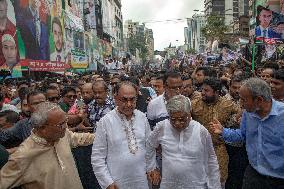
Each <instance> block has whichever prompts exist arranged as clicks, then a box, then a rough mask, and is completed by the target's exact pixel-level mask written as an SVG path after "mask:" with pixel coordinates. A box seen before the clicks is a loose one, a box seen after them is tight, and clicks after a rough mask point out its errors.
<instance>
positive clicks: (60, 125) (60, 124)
mask: <svg viewBox="0 0 284 189" xmlns="http://www.w3.org/2000/svg"><path fill="white" fill-rule="evenodd" d="M67 123H68V118H67V119H66V120H65V121H64V122H63V123H59V124H57V125H55V126H56V127H59V128H60V129H64V128H65V126H66V124H67Z"/></svg>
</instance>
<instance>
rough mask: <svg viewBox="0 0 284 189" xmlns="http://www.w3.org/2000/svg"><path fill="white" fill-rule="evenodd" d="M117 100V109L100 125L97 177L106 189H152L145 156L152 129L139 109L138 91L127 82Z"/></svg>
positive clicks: (95, 159)
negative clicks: (150, 188)
mask: <svg viewBox="0 0 284 189" xmlns="http://www.w3.org/2000/svg"><path fill="white" fill-rule="evenodd" d="M114 98H115V102H116V105H117V108H116V109H114V110H112V111H111V112H109V113H108V114H106V115H105V116H104V117H103V118H102V119H101V120H100V121H99V122H98V125H97V131H96V136H97V137H96V140H94V144H93V151H92V157H91V159H92V165H93V170H94V173H95V175H96V178H97V179H98V181H99V184H100V186H101V187H102V189H106V188H107V189H148V188H149V187H148V180H147V175H146V160H145V158H146V157H145V155H146V139H147V137H148V136H149V134H150V126H149V123H148V121H147V118H146V116H145V114H144V113H142V112H140V111H139V110H136V109H135V108H136V99H137V89H136V87H135V86H134V85H133V84H132V83H129V82H123V83H121V84H120V85H119V86H118V88H117V91H115V96H114ZM151 161H155V157H152V159H151ZM155 168H156V167H151V170H154V169H155ZM150 180H151V179H150ZM151 181H152V180H151Z"/></svg>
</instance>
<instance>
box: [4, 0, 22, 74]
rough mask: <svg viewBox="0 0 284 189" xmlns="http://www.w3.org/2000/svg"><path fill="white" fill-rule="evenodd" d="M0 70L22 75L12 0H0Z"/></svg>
mask: <svg viewBox="0 0 284 189" xmlns="http://www.w3.org/2000/svg"><path fill="white" fill-rule="evenodd" d="M0 18H1V19H0V25H1V27H0V70H4V71H8V72H10V74H11V76H12V77H21V76H22V72H21V65H20V63H19V53H18V52H19V51H18V40H17V32H16V20H15V12H14V6H13V4H12V2H11V1H10V0H1V1H0Z"/></svg>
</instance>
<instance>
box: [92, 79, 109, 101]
mask: <svg viewBox="0 0 284 189" xmlns="http://www.w3.org/2000/svg"><path fill="white" fill-rule="evenodd" d="M93 92H94V98H95V100H96V102H97V103H98V104H99V105H100V106H103V105H104V104H105V101H106V98H107V95H108V86H107V84H106V82H105V81H95V82H94V83H93Z"/></svg>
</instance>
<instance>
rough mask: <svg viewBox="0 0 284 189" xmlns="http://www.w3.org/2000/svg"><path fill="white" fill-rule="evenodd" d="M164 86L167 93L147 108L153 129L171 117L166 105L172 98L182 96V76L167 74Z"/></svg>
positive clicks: (173, 73) (152, 101) (154, 100)
mask: <svg viewBox="0 0 284 189" xmlns="http://www.w3.org/2000/svg"><path fill="white" fill-rule="evenodd" d="M163 84H164V89H165V92H164V93H163V94H162V95H160V96H158V97H157V98H155V99H153V100H151V101H150V103H149V105H148V108H147V117H148V120H149V123H150V125H151V128H153V127H154V126H155V125H156V124H157V123H158V122H160V121H163V120H164V119H167V118H168V117H169V116H168V112H167V109H166V103H167V100H169V99H170V98H171V97H173V96H175V95H178V94H181V89H182V79H181V75H180V74H179V73H177V72H169V73H166V75H165V77H164V81H163Z"/></svg>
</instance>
